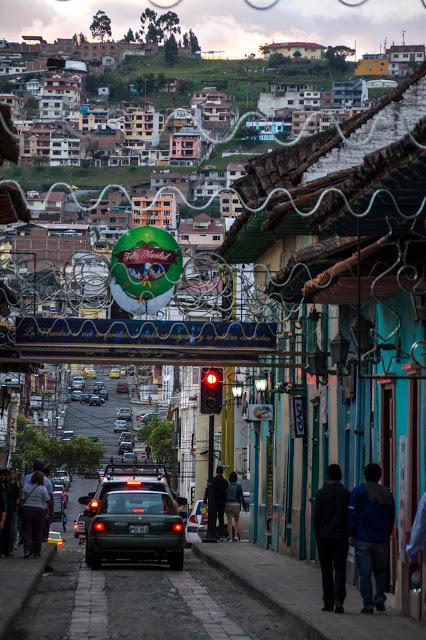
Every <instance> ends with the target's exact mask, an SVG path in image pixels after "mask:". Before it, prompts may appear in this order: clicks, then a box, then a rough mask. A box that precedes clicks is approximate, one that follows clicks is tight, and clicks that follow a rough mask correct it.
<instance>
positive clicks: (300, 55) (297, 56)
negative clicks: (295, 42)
mask: <svg viewBox="0 0 426 640" xmlns="http://www.w3.org/2000/svg"><path fill="white" fill-rule="evenodd" d="M301 57H302V54H301V52H300V51H297V50H296V51H295V52H294V53H293V58H298V59H300V58H301Z"/></svg>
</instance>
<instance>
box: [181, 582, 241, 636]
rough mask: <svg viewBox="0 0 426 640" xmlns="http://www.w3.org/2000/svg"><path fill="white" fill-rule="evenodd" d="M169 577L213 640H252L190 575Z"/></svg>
mask: <svg viewBox="0 0 426 640" xmlns="http://www.w3.org/2000/svg"><path fill="white" fill-rule="evenodd" d="M168 577H169V579H170V581H171V583H172V584H173V586H174V587H175V588H176V590H177V591H178V593H179V594H180V596H181V597H182V598H183V599H184V600H185V602H186V604H187V605H188V607H189V609H190V610H191V613H192V614H193V616H194V617H195V618H197V619H198V620H199V621H200V622H201V624H202V625H203V627H204V630H205V631H206V633H207V635H208V636H209V638H210V639H211V640H251V638H250V636H248V635H247V634H246V633H245V631H244V630H243V629H241V627H240V626H239V625H238V624H236V623H235V622H234V621H233V620H231V618H228V616H227V615H226V613H225V611H224V609H223V608H222V607H221V606H220V605H218V604H217V602H215V600H213V598H212V597H211V596H210V595H209V593H208V591H207V589H206V587H203V586H202V585H201V584H199V583H198V582H197V581H196V580H194V578H193V577H192V576H191V574H190V573H188V572H187V571H184V572H183V573H176V574H173V573H168Z"/></svg>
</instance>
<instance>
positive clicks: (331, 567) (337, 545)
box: [317, 538, 349, 609]
mask: <svg viewBox="0 0 426 640" xmlns="http://www.w3.org/2000/svg"><path fill="white" fill-rule="evenodd" d="M317 546H318V557H319V561H320V564H321V573H322V589H323V600H324V606H325V607H327V608H329V609H334V606H335V605H336V607H341V606H343V603H344V601H345V598H346V558H347V556H348V550H349V545H348V541H347V540H346V538H345V539H343V540H319V541H318V545H317ZM333 574H334V575H333Z"/></svg>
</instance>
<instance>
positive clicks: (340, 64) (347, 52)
mask: <svg viewBox="0 0 426 640" xmlns="http://www.w3.org/2000/svg"><path fill="white" fill-rule="evenodd" d="M353 55H355V50H354V49H351V48H350V47H346V46H345V45H338V46H336V47H328V48H327V50H326V52H325V54H324V57H325V59H326V60H327V62H328V66H329V68H330V71H331V72H333V71H336V72H337V73H345V72H346V71H347V70H348V68H349V63H348V62H347V61H346V58H349V57H351V56H353Z"/></svg>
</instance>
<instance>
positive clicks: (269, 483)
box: [265, 434, 274, 535]
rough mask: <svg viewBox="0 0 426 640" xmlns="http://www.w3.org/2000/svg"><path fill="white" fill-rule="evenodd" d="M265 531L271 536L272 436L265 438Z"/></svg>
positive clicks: (272, 510)
mask: <svg viewBox="0 0 426 640" xmlns="http://www.w3.org/2000/svg"><path fill="white" fill-rule="evenodd" d="M265 506H266V509H265V519H266V521H265V531H267V534H268V535H270V534H272V523H273V515H274V448H273V445H272V434H269V436H268V437H267V438H266V500H265Z"/></svg>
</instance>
